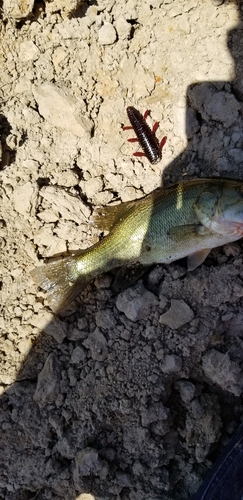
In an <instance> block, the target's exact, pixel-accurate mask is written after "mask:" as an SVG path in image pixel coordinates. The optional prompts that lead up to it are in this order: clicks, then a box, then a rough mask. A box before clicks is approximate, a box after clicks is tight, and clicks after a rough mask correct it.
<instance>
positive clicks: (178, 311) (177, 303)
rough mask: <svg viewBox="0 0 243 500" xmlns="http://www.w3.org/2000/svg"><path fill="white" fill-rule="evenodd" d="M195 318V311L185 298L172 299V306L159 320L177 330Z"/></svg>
mask: <svg viewBox="0 0 243 500" xmlns="http://www.w3.org/2000/svg"><path fill="white" fill-rule="evenodd" d="M193 318H194V312H193V311H192V309H191V308H190V307H189V306H188V305H187V304H186V302H184V300H174V299H172V300H171V306H170V308H169V309H168V311H166V312H165V313H164V314H161V316H160V318H159V322H160V323H162V324H163V325H167V326H169V327H170V328H172V330H176V329H177V328H180V327H181V326H183V325H185V324H186V323H189V322H190V321H192V320H193Z"/></svg>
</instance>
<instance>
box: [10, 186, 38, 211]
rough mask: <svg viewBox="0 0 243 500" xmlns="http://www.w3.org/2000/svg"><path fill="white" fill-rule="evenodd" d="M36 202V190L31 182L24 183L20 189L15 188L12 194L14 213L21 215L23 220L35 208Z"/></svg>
mask: <svg viewBox="0 0 243 500" xmlns="http://www.w3.org/2000/svg"><path fill="white" fill-rule="evenodd" d="M36 201H37V189H36V188H35V186H33V184H32V183H31V182H26V183H25V184H23V185H22V186H20V187H17V188H16V189H15V190H14V193H13V202H14V208H15V210H16V212H18V213H19V214H21V215H23V216H24V217H25V218H26V217H27V215H28V214H29V213H30V212H31V210H32V208H35V204H36Z"/></svg>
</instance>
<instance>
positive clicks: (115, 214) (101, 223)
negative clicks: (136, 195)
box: [91, 200, 136, 231]
mask: <svg viewBox="0 0 243 500" xmlns="http://www.w3.org/2000/svg"><path fill="white" fill-rule="evenodd" d="M135 203H136V200H135V201H126V202H124V203H119V205H108V206H106V207H99V208H96V209H95V210H94V212H93V214H92V217H91V221H92V222H93V223H94V224H95V225H96V226H97V227H98V228H99V229H100V230H101V231H110V230H111V228H112V227H113V226H114V225H115V224H116V223H117V222H118V221H119V220H120V219H121V218H122V217H123V216H124V215H125V214H126V213H127V212H128V210H129V209H130V208H132V207H133V206H134V204H135Z"/></svg>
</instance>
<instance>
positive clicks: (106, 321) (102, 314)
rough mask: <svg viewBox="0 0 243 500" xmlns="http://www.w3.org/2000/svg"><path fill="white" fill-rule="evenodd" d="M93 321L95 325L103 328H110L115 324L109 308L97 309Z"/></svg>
mask: <svg viewBox="0 0 243 500" xmlns="http://www.w3.org/2000/svg"><path fill="white" fill-rule="evenodd" d="M95 321H96V324H97V326H100V327H101V328H104V329H108V328H112V327H114V326H115V324H116V319H115V317H114V314H113V312H112V310H111V309H102V310H100V311H97V313H96V315H95Z"/></svg>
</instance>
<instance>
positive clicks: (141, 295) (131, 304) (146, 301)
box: [116, 283, 158, 321]
mask: <svg viewBox="0 0 243 500" xmlns="http://www.w3.org/2000/svg"><path fill="white" fill-rule="evenodd" d="M156 305H158V299H157V297H156V296H155V295H154V294H153V293H151V292H149V291H148V290H146V288H145V287H144V286H143V284H142V283H137V284H136V285H135V286H133V287H131V288H129V289H128V290H125V291H124V292H122V293H120V294H119V295H118V297H117V300H116V307H117V309H118V310H119V311H121V312H123V313H124V314H125V316H126V317H127V318H128V319H130V320H131V321H137V320H139V319H143V318H146V317H147V316H148V314H149V312H150V311H151V308H152V307H153V306H156Z"/></svg>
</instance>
